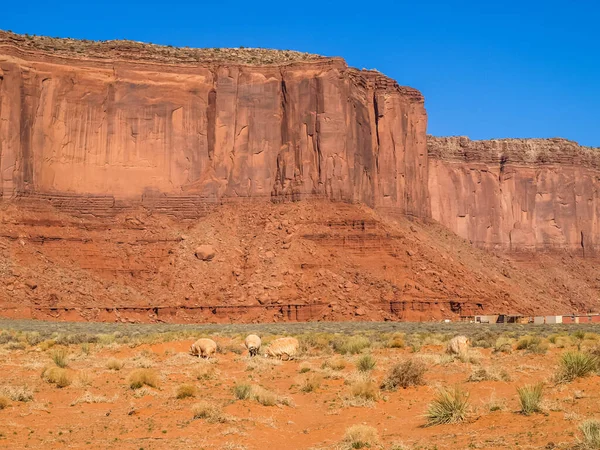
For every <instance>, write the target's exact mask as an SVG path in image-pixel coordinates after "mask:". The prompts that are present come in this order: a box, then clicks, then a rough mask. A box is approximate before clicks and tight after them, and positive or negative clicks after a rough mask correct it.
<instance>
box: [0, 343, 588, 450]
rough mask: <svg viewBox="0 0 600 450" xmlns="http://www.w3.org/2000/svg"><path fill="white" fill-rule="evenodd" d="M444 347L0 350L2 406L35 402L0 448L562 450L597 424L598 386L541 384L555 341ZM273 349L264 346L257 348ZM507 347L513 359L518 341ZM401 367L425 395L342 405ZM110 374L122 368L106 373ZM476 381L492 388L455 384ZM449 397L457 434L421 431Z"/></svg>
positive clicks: (4, 422) (11, 422) (8, 416)
mask: <svg viewBox="0 0 600 450" xmlns="http://www.w3.org/2000/svg"><path fill="white" fill-rule="evenodd" d="M4 333H6V332H4ZM315 336H318V335H315ZM448 337H450V336H449V335H445V336H441V335H432V334H430V333H428V334H427V335H421V336H418V335H415V336H412V337H407V336H405V337H404V338H403V339H400V337H399V340H400V341H401V340H405V341H406V343H407V346H406V347H404V348H388V347H383V346H382V342H381V341H380V340H378V339H377V338H376V337H375V338H374V337H373V336H371V338H370V339H371V341H372V344H371V346H370V347H369V348H366V349H363V350H362V352H361V353H360V354H357V355H348V354H347V355H339V354H336V353H335V352H334V351H333V350H332V348H331V347H330V346H329V345H316V346H308V345H306V344H304V345H303V348H304V351H303V353H302V354H301V355H300V356H299V357H298V358H297V359H295V360H292V361H283V362H280V361H273V360H268V359H266V358H264V357H256V358H252V359H251V358H249V357H248V356H247V355H246V354H245V353H243V354H238V353H239V352H240V350H242V346H241V342H242V336H229V337H223V336H219V337H217V338H216V339H215V340H216V341H217V342H218V344H219V345H220V347H221V348H222V349H224V350H222V351H223V353H219V354H217V356H216V357H215V358H214V359H213V360H211V361H209V362H206V361H204V360H200V359H198V358H195V357H192V356H190V355H189V354H188V353H187V351H188V349H189V346H190V344H191V343H192V342H193V341H194V339H177V340H174V341H171V342H156V343H151V344H141V345H138V343H137V342H136V343H130V344H122V343H119V342H116V341H114V340H113V339H107V338H106V335H105V336H104V337H102V339H101V341H100V342H98V343H93V344H76V345H75V344H72V345H66V346H60V345H58V344H55V345H53V346H51V345H52V342H51V341H48V340H46V341H43V342H40V343H35V345H29V344H23V343H19V342H15V341H12V342H9V343H7V344H4V345H3V346H2V349H1V354H2V363H1V364H2V367H1V370H0V373H2V376H1V384H0V389H1V390H2V391H3V392H4V393H5V394H6V393H9V394H10V393H11V392H12V393H13V395H14V390H15V388H20V387H23V386H26V387H27V389H28V390H30V391H31V393H32V395H33V398H32V400H31V401H27V402H22V401H15V400H10V401H9V404H8V406H7V407H6V408H5V409H3V410H0V424H1V425H0V436H1V440H0V447H2V448H11V449H17V448H19V449H20V448H44V449H59V448H60V449H62V448H107V449H141V448H143V449H145V450H147V449H188V448H204V449H264V448H272V449H287V448H289V449H308V448H312V449H343V448H349V447H348V444H347V443H345V442H344V435H345V432H346V430H347V428H348V427H350V426H352V425H356V424H365V425H368V426H372V427H374V428H375V429H376V430H377V433H378V436H379V441H378V443H377V444H374V446H373V447H372V448H384V449H403V448H406V449H434V448H437V449H462V448H478V449H486V448H524V449H526V448H547V449H552V448H573V445H575V444H576V443H577V439H578V436H579V433H578V424H579V423H580V422H581V421H583V420H584V419H587V418H592V417H596V418H598V417H599V416H600V402H599V400H600V389H599V388H600V377H598V376H597V375H592V376H589V377H586V378H583V379H578V380H576V381H574V382H571V383H566V384H556V383H554V382H553V381H552V376H553V375H554V374H555V372H556V368H557V365H558V360H559V358H560V355H561V354H562V353H563V352H564V351H567V350H569V349H571V350H573V349H574V348H575V345H576V344H577V342H578V341H577V339H576V338H574V337H572V336H571V337H569V336H566V335H564V336H559V337H558V338H556V337H555V338H554V339H553V340H554V343H553V344H552V343H550V344H549V350H548V352H547V353H546V354H535V353H531V352H527V351H525V350H514V351H513V352H512V353H502V352H493V350H492V349H491V348H488V349H484V348H473V349H471V350H470V351H469V354H468V356H467V357H463V358H457V357H451V356H449V355H447V354H446V353H445V342H443V341H444V340H445V339H447V338H448ZM271 338H272V336H266V340H267V341H268V340H270V339H271ZM303 339H305V338H303ZM321 339H325V338H324V337H321ZM344 339H349V338H347V337H345V338H344ZM386 339H387V337H386ZM596 339H597V336H595V335H588V337H587V338H586V340H584V341H583V345H584V347H592V346H594V345H596ZM157 340H158V339H157ZM317 340H318V339H317ZM419 340H420V341H419ZM418 341H419V342H418ZM409 342H410V343H411V345H408V343H409ZM544 342H546V343H547V341H546V340H544ZM580 343H581V342H580ZM421 344H424V345H422V346H421ZM511 345H512V347H513V348H515V347H516V341H515V340H513V341H512V343H511ZM60 348H66V351H67V354H68V357H67V360H68V366H67V368H66V370H67V372H68V374H69V378H70V379H71V381H72V383H71V384H70V385H69V386H67V387H64V388H58V387H56V385H54V384H51V383H48V382H47V381H45V380H44V379H42V377H41V374H42V372H43V370H44V368H46V367H52V366H54V365H55V363H54V362H53V360H52V355H53V354H54V353H55V352H56V351H57V349H60ZM365 354H370V355H371V356H372V357H373V358H374V359H375V361H376V366H375V369H374V370H372V371H371V372H370V373H369V372H367V373H366V374H363V375H361V374H360V373H359V372H358V371H357V368H356V364H357V361H358V359H359V358H361V357H362V356H363V355H365ZM410 358H414V359H418V360H422V361H423V362H424V363H425V364H426V366H427V372H426V373H425V382H426V384H425V385H423V386H417V387H409V388H407V389H400V390H398V391H396V392H391V391H384V390H379V389H376V391H377V398H376V400H375V401H364V400H361V398H359V397H355V396H353V395H352V393H351V390H352V386H354V385H355V383H357V381H359V380H361V379H372V380H373V381H374V382H375V384H376V385H377V386H379V385H380V383H381V381H382V380H384V378H385V377H386V376H387V374H388V372H389V370H390V369H391V367H392V366H394V365H395V364H397V363H398V362H400V361H403V360H406V359H410ZM111 360H117V361H118V362H120V363H121V364H122V368H120V370H111V369H109V368H108V364H109V361H111ZM340 360H341V361H343V364H344V365H345V367H344V368H343V369H339V370H336V369H332V368H327V367H324V363H326V361H327V362H331V361H335V362H339V361H340ZM113 363H114V361H113ZM117 365H118V364H117ZM139 368H147V369H148V370H150V371H153V372H154V373H155V374H156V375H157V377H158V384H157V387H156V388H152V387H148V386H146V387H143V388H141V389H136V390H134V389H131V388H130V386H129V377H130V375H131V373H132V372H134V371H135V370H138V369H139ZM481 368H484V369H486V370H487V371H488V372H492V373H495V374H497V375H498V374H501V375H499V376H501V378H504V380H503V379H499V380H497V381H481V382H471V381H467V380H468V378H469V376H470V375H471V374H472V373H473V372H474V371H476V370H478V369H481ZM199 375H200V376H199ZM307 380H317V381H316V383H315V385H318V387H316V388H315V389H314V390H313V391H312V392H304V391H306V390H307V389H306V388H304V389H303V386H305V385H306V384H307V383H306V381H307ZM537 382H543V383H545V389H544V400H543V412H542V413H539V414H533V415H531V416H525V415H523V414H520V413H519V410H520V406H519V402H518V397H517V393H516V388H517V387H519V386H523V385H525V384H531V383H537ZM182 384H189V385H193V386H194V388H195V390H196V393H195V397H193V398H185V399H178V398H176V393H177V389H178V387H179V386H181V385H182ZM238 384H249V385H259V386H262V387H264V388H266V389H268V390H269V391H271V392H273V393H274V394H276V395H277V396H278V404H276V405H274V406H264V405H262V404H260V403H258V402H257V401H256V400H253V399H246V400H238V399H236V396H235V395H234V391H233V390H234V387H235V386H236V385H238ZM455 385H457V386H459V387H460V388H461V389H463V390H464V391H465V392H468V395H469V404H470V412H469V417H468V420H467V422H465V423H460V424H452V425H440V426H430V427H426V426H425V425H426V418H425V416H424V414H425V413H426V410H427V406H428V404H429V403H430V402H431V401H432V399H433V398H434V397H435V395H436V393H437V389H438V388H440V387H452V386H455ZM86 396H87V400H86ZM89 401H96V402H97V403H93V402H92V403H88V402H89ZM199 402H208V404H210V405H212V406H214V407H216V408H217V409H220V412H219V414H217V416H218V417H217V419H218V420H216V421H213V420H210V419H194V413H193V409H194V405H195V404H198V403H199ZM492 405H497V408H498V409H497V410H494V411H491V409H496V408H492ZM403 446H404V447H403Z"/></svg>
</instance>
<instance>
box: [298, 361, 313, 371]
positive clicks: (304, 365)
mask: <svg viewBox="0 0 600 450" xmlns="http://www.w3.org/2000/svg"><path fill="white" fill-rule="evenodd" d="M310 371H311V366H310V364H307V363H302V364H300V370H298V372H300V373H308V372H310Z"/></svg>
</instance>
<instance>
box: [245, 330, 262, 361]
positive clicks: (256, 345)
mask: <svg viewBox="0 0 600 450" xmlns="http://www.w3.org/2000/svg"><path fill="white" fill-rule="evenodd" d="M260 344H261V341H260V337H258V336H257V335H256V334H250V335H248V336H247V337H246V340H245V341H244V345H245V346H246V348H247V349H248V353H250V356H256V355H257V354H258V351H259V350H260Z"/></svg>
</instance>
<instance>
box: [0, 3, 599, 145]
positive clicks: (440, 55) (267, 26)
mask: <svg viewBox="0 0 600 450" xmlns="http://www.w3.org/2000/svg"><path fill="white" fill-rule="evenodd" d="M25 5H26V6H25ZM1 9H2V11H1V12H0V28H1V29H5V30H8V29H10V30H12V31H14V32H18V33H29V34H42V35H50V36H60V37H73V38H87V39H101V40H105V39H123V38H125V39H133V40H138V41H145V42H153V43H157V44H170V45H177V46H192V47H239V46H245V47H269V48H280V49H293V50H302V51H307V52H312V53H319V54H323V55H328V56H342V57H344V58H345V59H346V60H347V61H348V63H349V64H350V65H352V66H355V67H358V68H363V67H364V68H376V69H378V70H380V71H381V72H383V73H385V74H386V75H388V76H390V77H392V78H395V79H396V80H398V82H399V83H400V84H404V85H409V86H413V87H415V88H418V89H420V90H421V91H422V92H423V94H424V95H425V99H426V100H425V105H426V107H427V110H428V114H429V133H430V134H434V135H467V136H470V137H471V138H473V139H489V138H497V137H555V136H560V137H565V138H568V139H572V140H575V141H578V142H579V143H581V144H583V145H592V146H600V32H599V31H598V29H599V25H600V2H599V1H587V0H583V1H574V2H566V1H564V0H563V1H560V2H559V1H554V0H547V1H537V0H536V1H528V0H522V1H520V2H517V1H512V0H510V1H502V2H493V1H490V2H486V1H481V0H478V1H471V0H469V1H462V2H459V1H446V2H441V1H439V2H436V1H427V0H424V1H420V2H419V1H415V0H412V1H410V2H403V1H396V2H393V1H388V2H382V1H380V2H365V1H362V2H354V1H345V2H341V1H334V2H298V1H290V2H285V1H270V0H265V1H263V2H256V1H247V0H246V1H238V0H228V1H222V2H218V1H211V2H202V1H200V0H198V1H195V2H186V1H180V2H170V3H169V2H164V1H163V2H157V1H153V0H148V1H144V2H141V1H130V2H127V1H120V2H115V1H111V0H108V1H103V2H73V1H65V0H63V1H61V2H54V3H48V2H47V1H45V2H41V1H36V0H30V1H28V2H27V3H26V4H20V3H18V2H4V3H3V5H2V8H1Z"/></svg>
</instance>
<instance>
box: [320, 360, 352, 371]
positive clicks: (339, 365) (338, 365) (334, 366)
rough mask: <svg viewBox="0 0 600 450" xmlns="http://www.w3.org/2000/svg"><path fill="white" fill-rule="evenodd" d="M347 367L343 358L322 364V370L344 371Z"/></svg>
mask: <svg viewBox="0 0 600 450" xmlns="http://www.w3.org/2000/svg"><path fill="white" fill-rule="evenodd" d="M345 367H346V361H344V360H343V359H342V358H330V359H328V360H326V361H323V364H321V369H331V370H343V369H344V368H345Z"/></svg>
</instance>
